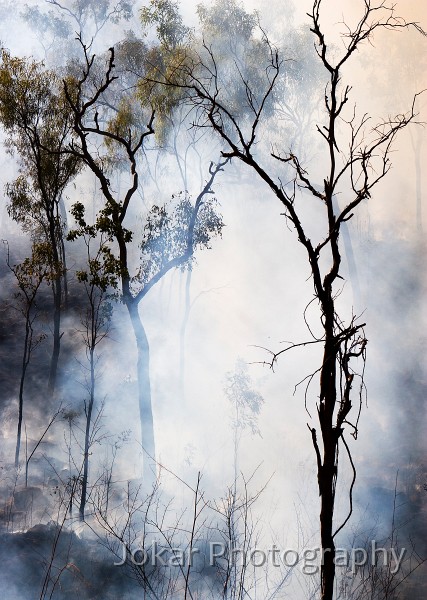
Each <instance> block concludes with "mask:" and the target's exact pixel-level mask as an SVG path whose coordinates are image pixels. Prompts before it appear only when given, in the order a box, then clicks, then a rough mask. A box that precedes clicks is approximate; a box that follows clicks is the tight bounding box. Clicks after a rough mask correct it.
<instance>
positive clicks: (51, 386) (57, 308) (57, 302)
mask: <svg viewBox="0 0 427 600" xmlns="http://www.w3.org/2000/svg"><path fill="white" fill-rule="evenodd" d="M61 289H62V285H61V277H58V278H57V279H56V280H55V281H54V282H53V283H52V290H53V305H54V308H53V349H52V356H51V359H50V371H49V381H48V390H49V392H50V393H51V394H53V392H54V391H55V387H56V378H57V372H58V362H59V353H60V351H61Z"/></svg>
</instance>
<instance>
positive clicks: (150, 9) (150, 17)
mask: <svg viewBox="0 0 427 600" xmlns="http://www.w3.org/2000/svg"><path fill="white" fill-rule="evenodd" d="M140 17H141V23H142V26H143V27H144V29H145V28H148V27H154V28H155V31H156V34H157V38H158V40H159V41H160V44H161V45H162V46H163V47H164V48H177V47H178V46H181V45H183V44H185V42H186V40H187V38H188V36H189V34H190V32H191V29H190V28H189V27H187V26H186V25H184V22H183V20H182V16H181V14H180V12H179V3H178V2H176V1H174V0H150V3H149V5H148V6H144V7H143V8H141V10H140Z"/></svg>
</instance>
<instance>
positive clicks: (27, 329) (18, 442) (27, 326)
mask: <svg viewBox="0 0 427 600" xmlns="http://www.w3.org/2000/svg"><path fill="white" fill-rule="evenodd" d="M31 333H32V332H31V323H30V315H29V313H27V314H26V323H25V340H24V354H23V357H22V370H21V381H20V383H19V407H18V429H17V433H16V449H15V467H16V468H18V466H19V452H20V449H21V434H22V417H23V410H24V383H25V376H26V373H27V367H28V365H29V362H30V355H31V348H30V346H31V337H32V336H31Z"/></svg>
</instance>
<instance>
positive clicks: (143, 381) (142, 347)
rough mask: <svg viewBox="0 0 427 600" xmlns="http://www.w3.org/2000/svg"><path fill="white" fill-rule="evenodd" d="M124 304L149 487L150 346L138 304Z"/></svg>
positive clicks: (151, 438)
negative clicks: (132, 336) (129, 325)
mask: <svg viewBox="0 0 427 600" xmlns="http://www.w3.org/2000/svg"><path fill="white" fill-rule="evenodd" d="M126 306H127V309H128V311H129V316H130V320H131V323H132V328H133V332H134V334H135V340H136V347H137V351H138V359H137V372H138V403H139V414H140V421H141V445H142V449H143V452H144V458H143V479H144V483H145V484H146V485H147V487H151V486H152V485H153V484H154V483H155V481H156V462H155V456H156V449H155V441H154V423H153V409H152V404H151V385H150V346H149V343H148V339H147V335H146V333H145V329H144V326H143V324H142V321H141V317H140V315H139V311H138V304H137V303H136V302H132V301H129V300H128V301H127V303H126Z"/></svg>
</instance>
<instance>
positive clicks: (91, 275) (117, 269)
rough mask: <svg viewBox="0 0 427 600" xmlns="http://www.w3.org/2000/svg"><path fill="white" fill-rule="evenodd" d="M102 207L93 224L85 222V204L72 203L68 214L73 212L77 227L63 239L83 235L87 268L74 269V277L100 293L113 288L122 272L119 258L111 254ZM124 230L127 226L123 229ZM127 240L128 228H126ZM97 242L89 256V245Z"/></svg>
mask: <svg viewBox="0 0 427 600" xmlns="http://www.w3.org/2000/svg"><path fill="white" fill-rule="evenodd" d="M105 212H106V209H104V210H103V211H101V213H100V215H99V216H98V219H97V221H96V223H95V224H94V225H89V224H88V223H86V219H85V207H84V205H83V204H82V203H81V202H76V203H75V204H73V207H72V209H71V214H72V215H73V217H74V219H75V221H76V224H77V228H76V229H72V230H71V231H70V232H69V233H68V235H67V240H69V241H75V240H77V239H79V238H83V240H84V242H85V244H86V247H87V249H88V261H87V263H88V264H87V267H88V268H87V269H85V270H79V271H77V273H76V276H77V279H78V281H80V282H82V283H85V284H88V285H89V286H91V287H96V288H98V289H99V290H100V291H101V292H102V293H105V292H107V290H108V289H109V288H112V289H117V287H118V281H119V278H120V277H121V275H122V265H121V263H120V260H119V259H117V258H116V257H115V256H114V253H113V251H112V249H111V244H112V241H113V238H114V235H113V233H112V229H113V225H112V221H111V220H110V219H109V218H108V217H107V216H106V215H105ZM124 231H125V232H127V230H124ZM127 234H128V238H129V241H130V239H131V234H130V232H127ZM94 242H97V244H98V245H97V250H96V252H95V255H94V256H91V253H90V246H91V244H92V245H93V243H94Z"/></svg>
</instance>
